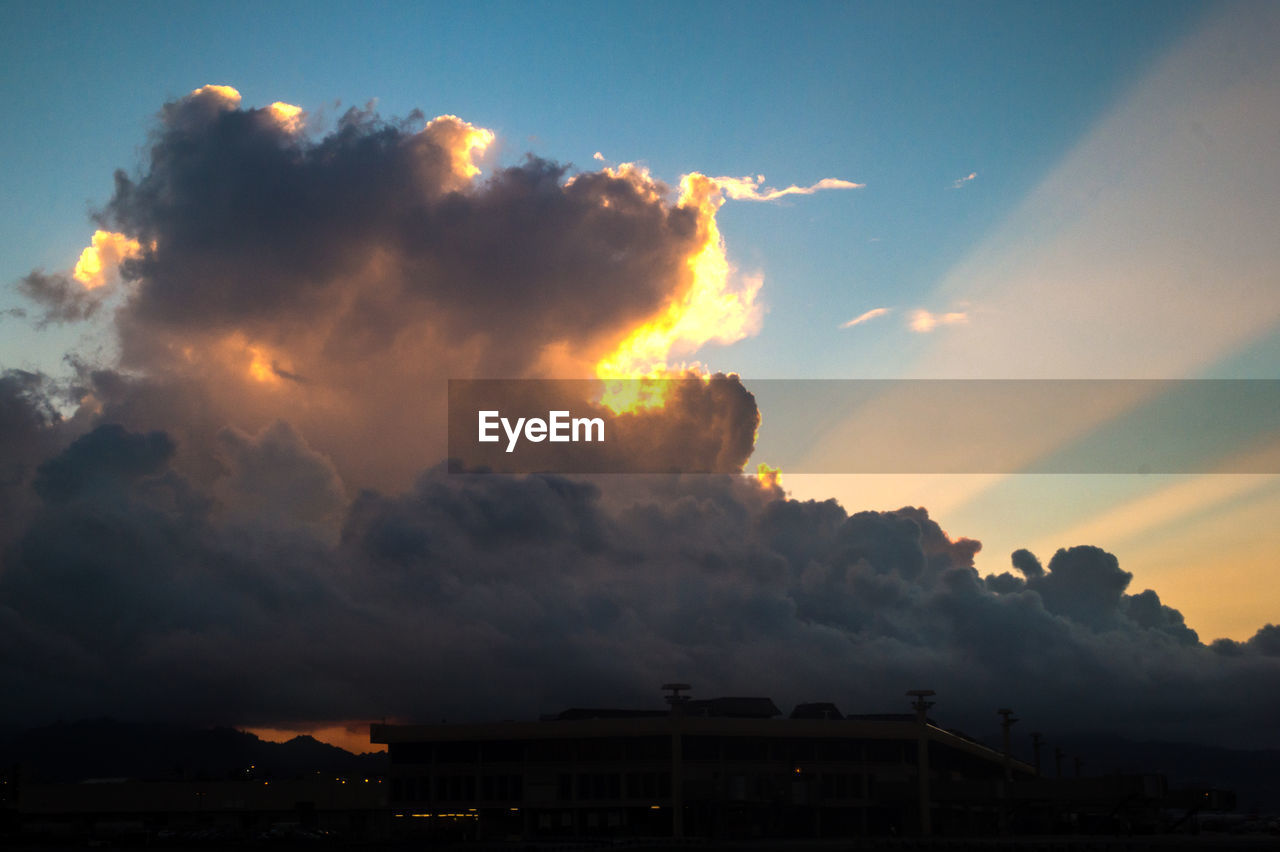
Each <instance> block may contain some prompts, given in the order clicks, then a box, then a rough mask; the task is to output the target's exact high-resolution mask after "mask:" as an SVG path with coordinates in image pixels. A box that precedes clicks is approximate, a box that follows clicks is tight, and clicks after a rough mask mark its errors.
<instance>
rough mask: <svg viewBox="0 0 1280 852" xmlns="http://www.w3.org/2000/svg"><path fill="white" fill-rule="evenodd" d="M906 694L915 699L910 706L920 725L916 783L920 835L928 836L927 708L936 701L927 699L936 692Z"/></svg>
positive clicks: (930, 820)
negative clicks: (913, 709)
mask: <svg viewBox="0 0 1280 852" xmlns="http://www.w3.org/2000/svg"><path fill="white" fill-rule="evenodd" d="M907 695H908V696H909V697H911V698H914V699H915V700H914V701H912V702H911V706H912V707H913V708H915V711H916V724H918V725H919V726H920V728H919V731H918V732H917V734H916V784H917V799H918V807H919V809H920V836H921V837H929V836H930V835H931V834H933V804H932V803H931V802H930V801H929V708H930V707H932V706H933V705H934V704H935V703H936V702H933V701H928V700H927V699H928V698H929V697H930V696H933V695H937V693H936V692H934V691H933V690H932V689H909V690H907Z"/></svg>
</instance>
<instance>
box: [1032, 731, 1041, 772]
mask: <svg viewBox="0 0 1280 852" xmlns="http://www.w3.org/2000/svg"><path fill="white" fill-rule="evenodd" d="M1040 740H1041V734H1040V732H1039V731H1032V732H1031V750H1032V752H1034V753H1035V757H1036V777H1037V778H1039V777H1040Z"/></svg>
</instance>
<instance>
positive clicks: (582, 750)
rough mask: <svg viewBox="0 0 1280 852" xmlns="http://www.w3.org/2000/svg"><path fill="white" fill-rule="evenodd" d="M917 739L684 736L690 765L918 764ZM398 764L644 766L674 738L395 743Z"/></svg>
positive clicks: (665, 754) (664, 757)
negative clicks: (615, 764) (702, 763)
mask: <svg viewBox="0 0 1280 852" xmlns="http://www.w3.org/2000/svg"><path fill="white" fill-rule="evenodd" d="M915 749H916V745H915V742H914V741H908V740H873V739H856V738H847V739H846V738H822V739H789V738H783V737H724V736H685V737H682V738H681V754H682V756H683V758H684V759H685V760H689V761H720V760H726V761H744V762H745V761H751V762H761V763H763V762H770V761H780V762H784V763H800V762H806V763H808V762H833V763H836V762H839V763H902V762H907V763H910V762H913V761H914V760H915V755H916V751H915ZM390 752H391V762H392V763H395V764H421V765H426V764H431V763H437V764H451V763H452V764H457V763H464V764H477V763H483V764H494V763H526V762H528V763H561V764H564V763H575V762H576V763H592V762H615V763H620V762H629V763H643V762H656V761H664V762H665V761H668V760H670V759H671V738H670V737H665V736H651V737H592V738H582V739H565V740H530V741H527V742H523V741H509V740H502V741H493V742H442V743H392V744H391V746H390Z"/></svg>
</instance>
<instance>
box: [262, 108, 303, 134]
mask: <svg viewBox="0 0 1280 852" xmlns="http://www.w3.org/2000/svg"><path fill="white" fill-rule="evenodd" d="M267 110H268V111H269V112H270V113H271V117H272V118H274V119H275V120H276V123H277V124H279V125H280V127H281V128H283V129H284V130H285V131H286V132H287V133H297V132H298V131H299V130H301V129H302V124H303V120H304V113H303V111H302V107H300V106H294V105H293V104H287V103H285V102H283V101H276V102H275V103H273V104H272V105H271V106H269V107H267Z"/></svg>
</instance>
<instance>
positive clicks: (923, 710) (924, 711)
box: [907, 689, 938, 725]
mask: <svg viewBox="0 0 1280 852" xmlns="http://www.w3.org/2000/svg"><path fill="white" fill-rule="evenodd" d="M937 694H938V693H936V692H934V691H933V690H932V689H908V690H907V695H908V696H910V697H912V698H914V699H915V701H913V702H911V706H912V707H914V708H915V711H916V721H917V722H919V723H920V724H922V725H923V724H926V723H927V722H928V721H929V715H928V714H929V708H930V707H932V706H933V705H934V704H936V703H937V702H936V701H925V699H926V698H928V697H929V696H931V695H937Z"/></svg>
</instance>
